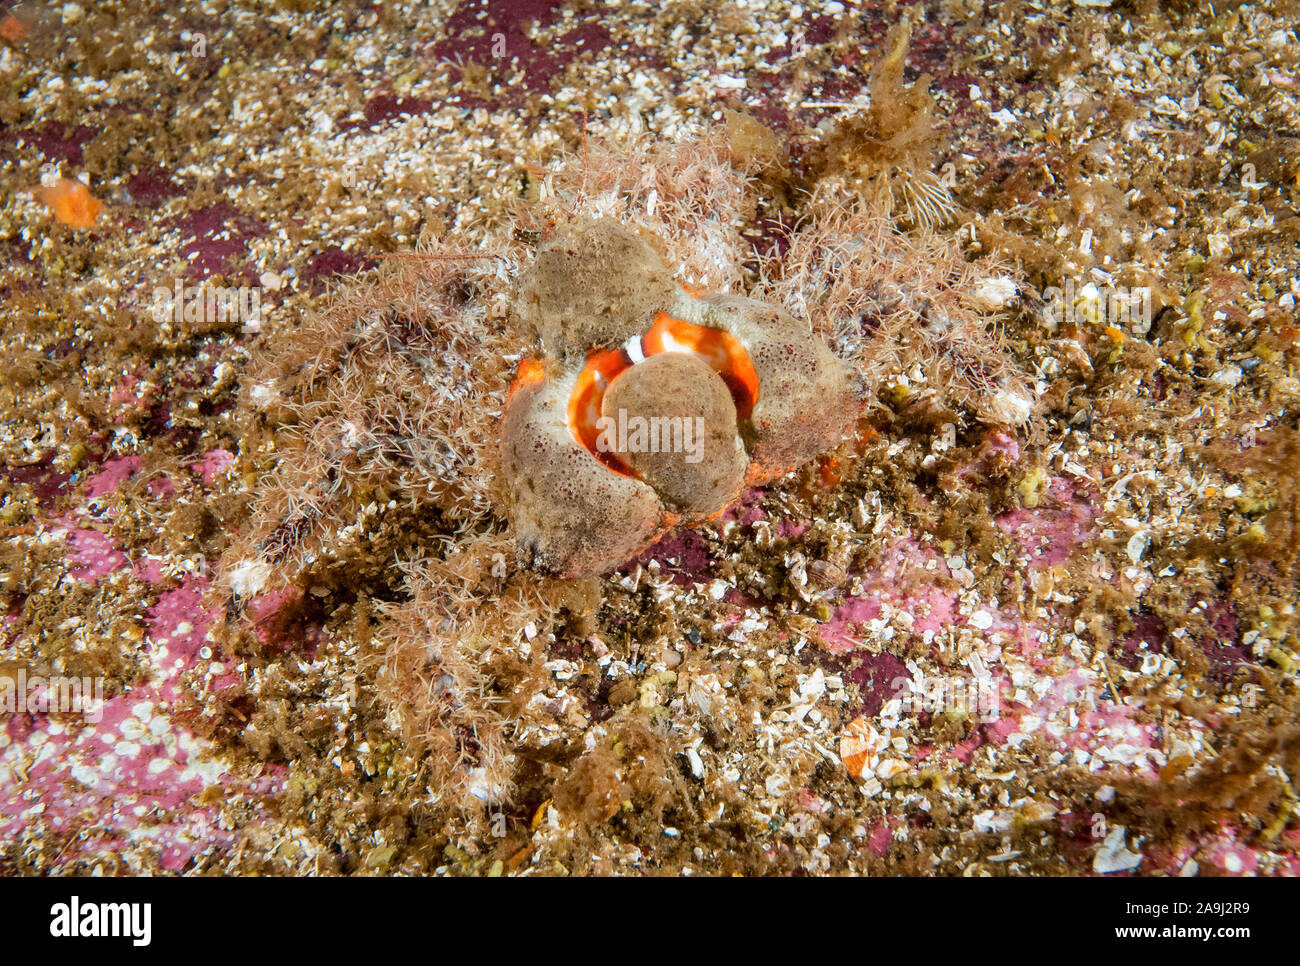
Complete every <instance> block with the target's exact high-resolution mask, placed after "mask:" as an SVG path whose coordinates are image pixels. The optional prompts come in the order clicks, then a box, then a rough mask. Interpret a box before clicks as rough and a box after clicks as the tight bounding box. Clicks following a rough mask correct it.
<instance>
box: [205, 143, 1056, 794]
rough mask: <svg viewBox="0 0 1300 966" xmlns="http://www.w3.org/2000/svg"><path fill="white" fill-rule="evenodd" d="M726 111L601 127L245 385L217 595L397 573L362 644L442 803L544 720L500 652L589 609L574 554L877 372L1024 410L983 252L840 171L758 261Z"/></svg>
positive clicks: (847, 412) (804, 438)
mask: <svg viewBox="0 0 1300 966" xmlns="http://www.w3.org/2000/svg"><path fill="white" fill-rule="evenodd" d="M734 135H735V132H734V131H733V130H732V129H731V128H730V127H724V128H720V129H718V130H714V131H711V132H709V133H707V134H706V135H704V136H702V137H701V138H699V139H697V140H694V141H688V142H682V143H658V144H653V143H647V142H645V141H635V142H633V143H632V144H630V145H627V146H624V147H621V148H612V147H606V146H603V145H594V146H593V147H592V149H591V150H590V151H589V152H584V156H583V158H582V160H581V162H580V163H577V162H575V163H571V164H569V165H567V166H564V167H561V168H559V169H558V170H555V171H553V172H551V173H550V174H549V175H547V177H546V178H545V180H544V181H543V183H542V184H541V185H540V186H539V198H538V199H537V200H536V201H534V202H533V203H532V204H531V205H525V206H522V207H520V208H519V209H518V210H517V211H516V212H515V213H514V214H513V216H512V219H511V222H510V224H509V225H508V226H507V227H506V230H502V231H496V232H488V233H487V234H486V235H485V237H483V238H481V239H479V240H480V241H481V242H482V245H483V249H485V250H486V251H487V252H488V255H487V256H486V257H485V256H484V255H483V254H482V251H481V250H480V251H477V252H473V253H471V252H468V251H467V250H466V249H465V248H463V247H456V246H453V245H452V244H450V243H449V242H438V241H431V242H428V243H427V244H425V245H423V246H422V250H421V251H420V253H418V255H417V256H415V257H412V258H409V259H400V260H393V261H391V262H389V263H388V264H387V265H386V266H385V267H384V268H383V269H382V270H381V271H380V272H378V273H376V275H375V276H374V277H372V278H369V279H364V280H360V281H358V282H356V283H354V284H352V285H351V286H349V287H348V288H346V289H345V290H344V291H342V292H341V293H340V294H339V296H338V297H336V298H335V299H334V300H333V302H332V304H331V306H330V307H329V308H328V310H327V311H325V312H323V313H321V314H320V315H318V316H314V317H311V318H309V319H306V320H305V321H304V322H303V324H302V326H301V327H300V328H299V329H298V330H297V331H294V332H289V333H285V334H283V335H281V336H280V337H279V338H276V339H272V340H271V341H270V342H269V347H268V349H267V351H266V352H265V354H264V355H263V357H262V358H261V359H260V361H259V364H257V365H256V366H255V367H254V369H253V371H252V373H251V374H250V378H249V379H248V381H247V382H246V389H245V396H244V406H243V409H242V413H243V416H244V420H245V423H244V425H245V440H244V446H243V450H242V453H241V459H242V460H243V466H244V470H245V473H246V478H249V476H250V475H252V474H257V473H261V479H260V482H258V483H257V484H256V486H255V487H254V490H253V493H254V499H253V507H252V516H251V519H250V521H249V523H248V525H247V526H244V527H241V528H240V530H239V532H238V533H237V534H236V535H235V536H234V538H233V539H232V543H231V546H230V548H229V550H228V552H227V554H226V557H225V560H224V563H223V567H222V575H223V582H222V586H223V587H224V589H225V591H226V593H227V595H228V597H229V600H230V601H231V602H233V603H234V604H235V605H236V609H238V607H239V606H241V605H243V604H245V603H247V602H248V601H249V600H250V599H256V598H263V599H265V598H266V597H267V595H268V594H270V593H271V592H273V591H278V592H281V593H294V592H303V591H307V592H310V594H311V595H314V597H315V598H317V599H323V600H326V601H329V600H331V599H336V597H337V595H342V596H341V597H337V599H348V600H351V599H354V598H357V597H360V596H362V595H364V594H365V593H366V592H367V588H384V590H383V593H382V594H379V595H378V596H379V597H380V598H383V597H386V598H388V599H389V600H392V599H393V598H395V597H396V598H398V599H404V601H405V602H402V603H397V604H388V605H385V610H386V617H385V620H384V621H383V622H382V624H381V627H380V630H379V632H378V634H377V635H375V637H374V639H373V640H367V641H365V642H364V647H363V648H362V652H361V664H362V666H363V667H366V666H369V667H371V668H373V671H374V673H373V675H372V676H371V677H370V678H368V679H367V680H370V681H372V683H373V685H374V686H375V687H376V689H377V691H378V693H379V694H380V696H381V697H382V698H383V699H385V700H386V702H387V706H388V707H389V708H390V709H391V712H390V715H389V720H390V723H391V724H392V725H393V726H395V727H397V728H399V729H400V730H401V731H402V732H403V734H404V736H405V739H406V745H405V747H406V748H407V749H408V751H409V755H410V757H411V759H412V760H414V761H416V762H419V763H424V764H426V765H427V766H428V769H427V776H428V778H429V780H430V782H431V784H432V785H433V786H434V788H435V790H436V792H437V793H438V794H440V795H442V796H444V797H446V798H449V799H450V800H454V801H461V802H468V801H471V800H474V799H478V800H499V799H500V798H502V797H504V796H507V795H508V794H509V789H510V781H511V776H512V769H513V767H514V762H515V760H516V752H517V751H518V750H519V749H520V748H521V747H522V746H523V745H524V744H527V742H528V741H532V740H542V739H538V738H536V737H535V736H536V735H538V734H545V733H547V728H552V729H553V727H554V726H553V725H544V724H539V723H538V722H537V721H532V719H531V718H529V716H530V715H532V716H535V715H539V714H544V712H543V711H539V710H538V709H537V707H536V705H535V704H531V703H529V701H528V700H527V697H528V693H527V688H528V687H534V686H535V685H526V684H522V683H520V681H521V679H520V678H519V677H518V675H517V674H516V675H515V676H514V677H513V678H511V679H510V681H511V683H503V680H504V676H505V675H508V674H510V673H512V672H510V670H509V669H510V668H511V667H516V666H517V665H518V661H519V658H520V655H521V654H524V655H526V654H529V653H534V651H533V649H534V648H535V647H537V646H538V645H539V643H540V645H541V646H543V647H545V646H546V642H547V641H548V640H551V639H552V638H553V637H554V635H556V634H558V633H560V632H561V627H562V622H561V620H560V615H561V613H562V612H564V611H566V610H567V611H568V612H570V615H572V613H573V612H576V611H581V612H582V614H583V615H584V618H585V619H586V620H587V621H589V622H590V621H593V620H595V614H596V611H597V608H598V604H599V583H598V581H595V582H593V578H595V577H598V576H599V575H601V574H604V573H607V572H608V571H610V570H611V569H613V568H616V567H618V566H619V565H620V564H622V563H623V562H624V561H626V560H628V559H629V558H630V557H632V556H634V555H635V554H636V553H637V552H638V551H639V550H641V549H643V548H645V547H646V546H647V545H649V544H651V543H652V542H653V541H655V540H656V539H657V538H658V537H660V536H661V535H662V534H664V533H665V532H667V531H668V530H669V529H671V528H672V527H674V526H676V525H678V524H687V525H700V524H703V523H705V522H706V521H708V520H709V519H710V518H712V517H715V516H717V515H718V514H719V513H721V512H722V511H724V510H725V509H726V508H727V507H728V506H730V505H731V504H732V503H733V502H734V501H735V500H736V499H737V497H738V495H740V493H741V491H742V489H743V488H746V487H751V486H754V485H756V484H762V483H765V482H768V481H771V480H774V479H776V478H778V477H781V476H783V475H785V474H787V473H789V472H790V471H791V470H794V469H796V468H797V467H799V466H800V465H802V464H804V463H806V462H807V461H809V460H810V459H812V458H814V457H815V456H817V455H818V454H819V453H823V452H826V451H828V450H832V449H834V448H836V447H837V446H838V445H839V444H840V441H841V439H842V438H843V437H844V436H845V434H846V432H847V431H848V430H849V429H850V428H851V427H852V426H853V424H854V422H855V420H856V419H857V417H858V416H859V415H860V414H861V412H862V410H863V408H864V407H865V406H869V405H873V404H874V403H873V399H874V395H873V393H874V390H875V388H876V387H877V386H879V385H881V384H882V383H884V382H886V381H887V380H890V379H893V378H898V379H903V380H904V382H906V384H907V387H908V392H909V393H911V394H912V396H913V398H922V397H924V396H926V394H927V393H928V394H931V395H936V396H937V397H939V398H941V400H942V401H943V402H944V404H945V405H950V406H952V407H955V408H956V409H960V410H963V411H965V412H966V413H968V414H969V417H970V418H973V419H978V420H982V421H987V422H995V423H1013V424H1014V423H1020V422H1023V421H1024V419H1026V418H1027V417H1028V416H1029V414H1030V410H1031V408H1032V400H1033V395H1032V392H1031V391H1030V389H1029V387H1028V385H1027V383H1026V381H1025V380H1024V378H1023V377H1022V376H1021V375H1020V374H1019V373H1018V372H1016V370H1015V369H1014V367H1013V366H1011V364H1010V363H1009V361H1008V359H1007V357H1006V354H1005V353H1004V352H1003V351H1002V349H1001V347H1000V346H999V344H998V342H997V340H996V338H995V337H994V336H993V335H992V334H990V331H989V329H988V326H987V324H986V321H985V317H984V315H983V314H982V311H981V308H980V307H979V305H978V304H976V302H975V301H973V300H972V298H971V293H972V292H974V291H975V290H976V288H977V285H976V283H977V282H979V281H980V280H982V279H986V278H987V277H988V276H989V274H990V272H991V271H992V269H991V268H990V266H987V265H979V264H971V263H968V262H967V261H966V260H965V259H963V258H962V256H961V253H960V250H959V249H958V248H957V247H956V246H955V245H954V244H953V243H952V242H951V241H950V240H948V239H946V238H943V237H940V236H937V235H934V234H933V233H930V232H927V231H919V232H913V233H911V234H904V233H900V232H899V231H898V229H897V227H896V226H895V224H894V223H893V222H892V221H891V220H890V218H889V213H888V212H887V211H884V212H882V211H879V210H876V209H875V208H873V207H872V206H871V205H870V204H865V203H864V204H855V203H850V202H847V201H845V200H844V199H845V197H846V194H845V188H844V185H843V184H836V183H833V180H832V179H827V180H826V181H825V182H823V183H820V184H817V185H815V186H814V189H813V190H812V192H811V195H810V200H809V201H808V202H807V206H806V210H805V211H804V212H803V218H804V220H803V222H802V224H801V228H800V230H798V231H795V232H793V233H791V234H790V235H789V236H788V238H786V239H784V241H783V244H782V245H780V246H776V248H775V252H776V254H774V255H772V256H771V257H769V258H768V259H766V260H765V261H760V264H759V266H758V271H754V270H753V266H754V262H755V252H754V249H753V246H752V245H751V243H750V242H749V240H748V239H747V238H746V236H745V232H746V230H749V229H751V228H752V226H753V225H754V224H755V223H756V221H757V215H756V211H757V205H758V197H759V193H760V190H761V186H760V183H759V181H758V179H756V178H754V177H753V175H754V173H755V171H756V170H757V169H758V168H759V167H761V166H762V165H763V164H769V163H770V161H765V160H764V159H763V158H756V157H755V155H754V152H752V151H746V150H742V149H741V148H739V147H738V142H737V138H736V137H735V136H734ZM749 140H750V141H751V142H752V140H753V139H752V138H751V139H749ZM746 264H749V265H750V269H748V270H747V269H745V268H744V267H743V266H745V265H746ZM395 576H396V578H398V579H394V577H395ZM573 578H584V579H583V580H574V579H573ZM593 586H594V587H595V588H596V590H595V594H596V596H595V597H594V598H593V597H592V593H593V591H592V588H593ZM579 587H581V588H582V590H581V592H580V593H579V592H578V591H577V590H575V588H579ZM530 642H531V643H530ZM512 662H514V663H513V664H512ZM512 692H513V693H512ZM530 735H531V736H534V737H531V738H530V737H529V736H530Z"/></svg>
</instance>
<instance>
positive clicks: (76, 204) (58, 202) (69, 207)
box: [38, 178, 104, 228]
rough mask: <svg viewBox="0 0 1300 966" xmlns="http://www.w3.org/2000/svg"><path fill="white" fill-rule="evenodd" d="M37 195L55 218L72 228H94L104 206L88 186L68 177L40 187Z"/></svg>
mask: <svg viewBox="0 0 1300 966" xmlns="http://www.w3.org/2000/svg"><path fill="white" fill-rule="evenodd" d="M38 196H39V197H40V199H41V201H43V202H45V204H46V205H47V206H48V207H49V208H50V209H51V210H52V211H53V212H54V217H55V218H57V219H58V220H59V221H61V222H63V224H65V225H69V226H71V227H72V228H94V227H95V222H97V221H98V220H99V212H100V210H101V209H102V208H103V207H104V205H103V202H101V201H100V200H99V199H98V198H96V197H95V196H94V195H92V194H91V193H90V189H89V188H87V187H86V186H85V185H84V184H82V183H81V182H80V181H73V180H70V179H68V178H60V179H59V182H58V183H57V184H55V185H53V186H52V187H48V188H46V187H42V188H41V189H40V191H39V192H38Z"/></svg>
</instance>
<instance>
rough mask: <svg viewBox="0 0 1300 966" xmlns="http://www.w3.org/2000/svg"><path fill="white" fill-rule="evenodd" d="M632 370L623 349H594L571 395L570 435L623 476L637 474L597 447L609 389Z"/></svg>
mask: <svg viewBox="0 0 1300 966" xmlns="http://www.w3.org/2000/svg"><path fill="white" fill-rule="evenodd" d="M630 368H632V359H631V357H630V356H629V355H628V354H627V353H626V352H624V351H623V350H622V349H592V350H591V351H590V352H588V353H587V363H586V365H584V366H583V367H582V371H581V372H580V373H578V382H577V384H576V385H574V387H573V392H572V393H570V394H569V430H570V432H572V433H573V436H574V438H575V439H576V440H577V441H578V442H579V443H581V444H582V445H583V446H584V447H586V449H587V452H589V453H591V455H593V456H595V457H596V459H598V460H600V461H601V462H602V463H604V464H605V465H606V466H607V467H609V468H610V469H611V470H613V471H614V472H615V473H620V474H622V475H623V476H633V475H634V474H633V473H632V472H631V471H630V470H629V469H628V468H627V467H626V466H625V465H624V464H623V461H622V460H620V459H619V458H618V457H617V456H615V455H614V454H613V453H607V452H601V450H600V449H599V447H597V446H596V439H597V437H599V436H600V430H599V428H598V427H597V425H596V424H597V422H598V421H599V419H600V403H601V400H603V399H604V398H605V390H606V389H608V388H609V384H610V383H611V382H613V381H614V377H615V376H617V375H618V374H619V373H620V372H623V371H624V370H626V369H630Z"/></svg>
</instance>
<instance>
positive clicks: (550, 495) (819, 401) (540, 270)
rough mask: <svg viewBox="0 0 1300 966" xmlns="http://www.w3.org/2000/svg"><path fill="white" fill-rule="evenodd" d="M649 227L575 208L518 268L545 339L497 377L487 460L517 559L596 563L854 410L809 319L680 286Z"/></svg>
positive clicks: (691, 519)
mask: <svg viewBox="0 0 1300 966" xmlns="http://www.w3.org/2000/svg"><path fill="white" fill-rule="evenodd" d="M653 240H655V239H651V240H647V239H645V238H642V237H641V236H639V235H637V234H636V233H635V232H633V231H631V230H629V229H627V228H625V227H623V226H621V225H619V224H618V223H617V222H614V221H612V220H608V219H604V220H598V221H590V222H578V223H576V224H573V225H570V226H569V227H568V228H567V229H565V230H563V231H562V232H561V233H559V234H557V235H556V236H555V237H554V238H553V239H552V240H551V241H550V242H548V243H547V244H545V245H544V246H543V248H542V249H541V250H540V251H539V252H538V254H537V258H536V259H535V261H534V263H533V265H532V267H531V269H530V271H529V273H528V274H527V275H526V276H525V277H524V278H523V279H522V280H521V284H520V287H519V294H518V296H517V299H516V304H515V311H516V313H517V315H518V317H519V318H520V320H521V321H522V322H523V324H524V325H525V327H526V328H527V329H528V330H529V331H530V334H531V335H532V336H533V338H534V339H535V340H536V342H538V343H539V344H540V345H541V348H542V357H541V358H540V359H537V358H529V359H525V360H524V361H523V363H521V365H520V370H519V375H518V377H517V378H516V380H515V383H514V385H513V386H512V387H511V392H510V396H509V399H508V401H507V404H506V409H505V414H504V417H503V419H502V428H501V457H502V459H501V467H502V472H503V473H504V474H505V479H506V484H507V492H508V506H507V515H508V517H509V522H510V525H511V528H512V529H513V531H514V534H515V537H516V540H517V542H518V547H519V557H520V563H521V564H523V565H525V566H529V567H532V568H533V569H536V570H540V571H543V572H546V573H550V574H555V575H559V576H565V577H580V576H590V575H596V574H601V573H604V572H606V571H608V570H610V569H612V568H614V567H616V566H618V565H619V564H621V563H623V562H625V561H626V560H628V559H629V558H630V557H633V556H635V555H636V554H637V553H638V552H639V551H641V550H643V549H644V548H645V547H647V546H649V545H650V544H651V543H653V542H654V541H655V540H657V539H658V538H659V537H660V536H661V535H663V534H664V533H665V532H666V531H667V530H669V529H671V528H672V527H673V526H675V525H677V524H678V523H685V524H694V523H699V522H701V521H704V520H707V519H709V518H711V517H715V516H717V515H719V514H720V513H722V512H723V511H724V510H726V509H727V508H728V507H729V506H730V505H731V504H732V503H734V502H735V501H736V499H737V498H738V497H739V496H740V493H741V491H742V490H743V489H744V488H745V487H746V486H751V485H755V484H760V483H763V482H766V481H768V480H772V479H775V478H777V477H780V476H784V475H785V474H787V473H789V472H791V471H792V470H794V469H796V468H797V467H799V466H800V465H801V464H803V463H805V462H807V461H808V460H809V459H811V458H813V457H814V456H816V455H817V454H819V453H821V452H824V451H825V450H827V449H829V448H832V447H834V446H836V445H838V443H839V442H840V441H841V439H842V438H843V436H844V434H845V433H846V432H847V431H848V429H849V428H850V427H851V426H852V424H853V422H854V420H855V419H856V418H857V416H858V414H859V412H860V409H861V405H862V403H861V400H862V392H861V388H860V386H859V383H858V380H857V378H856V376H855V375H854V373H852V372H851V371H850V370H849V368H848V367H846V366H845V365H844V364H843V363H842V362H841V361H840V360H839V359H837V358H836V357H835V356H834V355H833V354H832V353H831V352H830V350H829V349H828V348H827V347H826V346H825V345H824V344H822V343H821V342H820V341H818V340H817V339H816V338H814V337H813V336H812V335H811V334H810V333H809V331H808V329H807V327H806V326H803V325H801V324H800V323H799V322H797V321H796V320H795V319H794V318H792V317H791V316H790V315H789V314H788V313H786V312H785V311H783V310H782V309H780V308H777V307H776V306H772V305H768V304H767V303H764V302H760V301H756V300H754V299H750V298H743V297H739V296H725V295H724V296H714V297H705V298H696V297H694V296H692V295H690V294H688V293H686V292H684V291H683V290H682V288H681V287H680V286H678V285H677V284H675V282H674V281H673V277H672V273H671V272H670V271H669V270H668V269H667V268H666V267H665V265H664V263H663V261H662V259H661V258H660V257H659V255H658V254H657V252H656V250H655V247H653V246H652V245H651V244H650V241H653ZM629 426H631V427H632V431H631V432H629V431H628V427H629ZM597 427H600V429H599V433H597V431H596V430H597ZM647 429H651V430H653V431H652V432H646V430H647ZM660 430H662V432H660ZM638 432H639V433H640V435H638ZM661 437H662V438H661ZM661 444H662V445H661Z"/></svg>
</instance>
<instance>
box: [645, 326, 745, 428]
mask: <svg viewBox="0 0 1300 966" xmlns="http://www.w3.org/2000/svg"><path fill="white" fill-rule="evenodd" d="M641 351H642V352H643V353H645V354H646V355H647V356H652V355H656V354H657V353H660V352H693V353H695V354H696V355H697V356H699V357H700V358H701V359H703V360H704V361H705V362H707V363H708V364H709V367H710V368H711V369H712V370H713V371H714V372H716V373H717V374H718V375H720V376H721V377H722V381H723V382H725V383H726V384H727V388H728V389H730V390H731V398H732V399H733V400H734V401H735V403H736V418H737V419H741V420H745V419H749V418H750V416H751V415H752V414H753V412H754V404H755V403H757V402H758V373H757V372H755V371H754V364H753V363H752V362H750V361H749V353H748V352H746V351H745V347H744V346H743V345H742V344H741V342H740V340H739V339H737V338H736V337H735V336H734V335H732V334H731V333H730V332H723V331H722V330H721V329H709V328H705V327H704V326H702V325H693V324H692V323H690V322H685V321H683V320H681V319H674V318H673V317H672V316H671V315H669V314H668V313H667V312H660V313H659V314H658V315H656V316H655V321H654V325H652V326H650V331H648V332H647V333H646V334H645V335H643V336H642V337H641Z"/></svg>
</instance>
